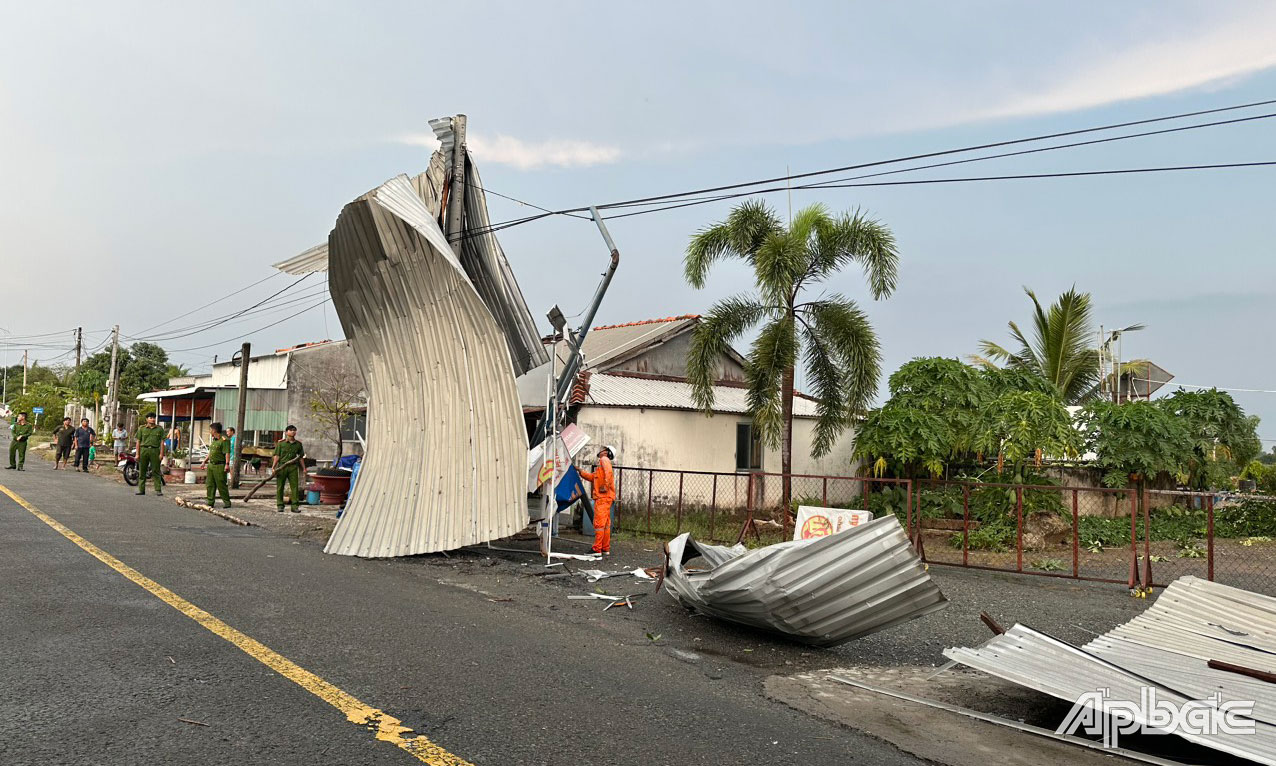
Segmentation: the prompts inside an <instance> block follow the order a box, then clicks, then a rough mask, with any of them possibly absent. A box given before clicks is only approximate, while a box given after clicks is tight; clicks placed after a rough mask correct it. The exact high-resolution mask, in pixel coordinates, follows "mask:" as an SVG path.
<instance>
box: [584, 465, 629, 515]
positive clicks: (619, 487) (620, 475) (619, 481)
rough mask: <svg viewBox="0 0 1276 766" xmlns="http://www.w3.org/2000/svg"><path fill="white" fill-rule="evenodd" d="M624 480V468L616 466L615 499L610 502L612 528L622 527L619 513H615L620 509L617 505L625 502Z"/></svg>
mask: <svg viewBox="0 0 1276 766" xmlns="http://www.w3.org/2000/svg"><path fill="white" fill-rule="evenodd" d="M624 480H625V469H624V468H617V469H616V500H615V502H613V503H612V504H611V528H612V529H623V527H622V526H621V524H620V521H621V517H620V514H618V513H617V511H619V510H620V508H619V507H618V506H623V505H624V503H625V491H624V490H625V485H624ZM582 523H583V522H582Z"/></svg>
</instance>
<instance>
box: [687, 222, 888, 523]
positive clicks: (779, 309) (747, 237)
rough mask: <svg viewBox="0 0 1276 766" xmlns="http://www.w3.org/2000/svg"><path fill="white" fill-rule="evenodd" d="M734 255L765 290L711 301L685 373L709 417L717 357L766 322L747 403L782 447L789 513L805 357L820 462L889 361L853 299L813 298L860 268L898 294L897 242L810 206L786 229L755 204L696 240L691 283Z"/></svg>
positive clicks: (881, 290)
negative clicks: (798, 385)
mask: <svg viewBox="0 0 1276 766" xmlns="http://www.w3.org/2000/svg"><path fill="white" fill-rule="evenodd" d="M724 258H740V259H742V260H744V261H746V262H747V263H748V264H749V265H750V266H752V267H753V272H754V278H755V280H756V282H757V292H756V293H754V294H740V295H735V296H732V297H730V298H726V299H724V300H721V301H718V302H717V303H716V304H714V305H713V307H712V308H711V309H710V310H709V313H708V314H706V315H705V316H704V318H703V319H702V320H701V322H700V323H699V324H698V325H697V326H696V329H695V331H694V334H693V335H692V340H691V349H690V351H689V352H688V355H687V377H688V379H689V380H690V382H691V385H692V396H693V400H694V401H695V404H696V406H697V407H700V408H702V409H704V410H705V412H706V413H709V412H711V411H712V408H713V386H714V383H715V382H716V381H715V380H714V372H715V370H716V367H717V364H718V360H719V359H720V358H721V356H722V354H723V353H724V352H725V351H726V350H727V348H728V347H729V346H730V345H731V342H732V341H733V340H735V339H736V338H738V337H739V336H740V335H742V334H744V333H745V332H747V331H748V330H749V329H750V328H752V327H754V326H756V325H758V324H761V325H762V328H761V331H760V332H759V334H758V337H757V339H756V340H755V341H754V342H753V345H752V347H751V348H750V350H749V354H748V357H747V359H746V364H745V380H746V381H747V384H748V399H747V401H748V407H749V411H750V413H751V414H752V416H753V423H754V426H755V427H756V428H757V430H758V432H759V436H760V437H761V439H762V441H763V442H764V443H766V444H768V445H769V446H771V447H775V446H777V445H778V446H779V447H780V449H781V453H780V455H781V463H782V465H783V473H784V496H783V502H784V506H785V507H786V508H787V507H788V503H789V498H790V495H791V491H790V490H791V485H790V478H789V475H790V474H791V473H792V472H793V470H792V469H793V460H792V457H793V455H792V453H793V391H794V378H795V376H796V368H797V364H798V360H799V359H801V360H802V363H803V365H804V367H805V371H806V379H807V381H808V382H809V385H810V387H811V391H812V393H813V394H814V397H815V400H816V411H817V414H818V419H817V421H816V426H815V440H814V441H813V443H812V445H811V455H812V456H813V457H820V456H822V455H825V454H827V453H828V451H829V449H830V448H831V447H832V446H833V443H834V441H835V440H836V439H837V437H838V434H840V433H841V432H842V431H843V429H845V428H846V426H847V425H848V424H849V423H850V422H851V419H852V418H853V417H854V416H856V415H858V414H860V413H862V412H864V411H865V410H866V409H867V408H868V405H869V403H870V402H871V401H872V398H873V396H874V395H875V394H876V393H877V378H878V373H879V367H880V364H881V353H880V352H879V350H878V343H877V334H876V333H875V332H874V331H873V326H872V324H870V323H869V320H868V317H867V316H866V315H865V314H864V312H863V311H862V310H861V309H860V308H859V306H857V305H856V303H855V302H854V301H852V300H849V299H847V298H845V297H843V296H841V295H838V294H824V293H820V294H819V295H818V296H814V297H813V296H810V295H808V294H807V291H809V290H811V289H814V288H816V287H818V286H820V285H821V284H822V283H823V282H825V281H826V280H828V279H829V278H830V277H832V276H834V275H835V274H837V273H838V271H840V270H841V269H842V267H844V266H846V265H848V264H851V263H857V264H859V265H860V266H861V268H863V270H864V276H865V277H866V278H867V280H868V284H869V291H870V292H871V293H872V295H873V297H874V298H875V299H880V298H885V297H887V296H889V295H890V294H891V292H892V291H894V289H895V283H896V279H897V267H898V263H899V254H898V253H897V252H896V250H895V238H894V235H892V234H891V231H890V229H888V228H887V227H886V226H885V225H883V224H881V223H879V222H877V221H875V220H873V219H870V218H867V217H866V216H864V215H863V214H862V213H859V212H855V213H843V214H841V215H837V216H834V215H832V214H830V213H829V212H828V210H826V209H825V207H824V206H823V205H819V204H816V205H811V206H810V207H807V208H804V209H803V210H800V211H799V212H798V214H797V215H796V216H794V217H793V219H792V220H791V221H790V222H789V225H788V226H787V227H785V226H784V225H783V224H782V223H781V222H780V220H779V219H778V218H777V217H776V215H775V213H774V212H773V211H772V210H771V208H770V207H769V206H767V205H766V203H764V202H761V201H749V202H745V203H743V204H741V205H739V206H738V207H736V208H735V209H734V210H732V211H731V213H730V215H728V216H727V219H726V220H725V221H722V222H721V223H717V224H714V225H712V226H709V227H708V228H705V229H702V230H701V231H699V232H698V233H696V234H695V236H693V237H692V238H691V243H690V244H689V245H688V246H687V255H686V261H685V271H686V277H687V282H689V283H690V284H691V285H692V286H693V287H696V288H703V287H704V285H705V280H706V278H707V277H708V274H709V268H710V266H712V265H713V263H714V262H715V261H718V260H721V259H724Z"/></svg>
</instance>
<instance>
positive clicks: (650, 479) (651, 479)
mask: <svg viewBox="0 0 1276 766" xmlns="http://www.w3.org/2000/svg"><path fill="white" fill-rule="evenodd" d="M655 481H656V472H655V471H653V470H651V469H650V468H648V469H647V534H651V489H652V485H653V484H654V483H655Z"/></svg>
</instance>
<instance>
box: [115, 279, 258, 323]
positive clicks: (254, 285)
mask: <svg viewBox="0 0 1276 766" xmlns="http://www.w3.org/2000/svg"><path fill="white" fill-rule="evenodd" d="M282 273H283V272H282V271H275V272H272V273H271V274H269V275H267V276H265V277H262V278H261V279H259V280H257V281H256V282H253V283H252V284H251V285H248V286H247V287H241V288H240V289H238V290H236V291H235V293H242V292H244V291H245V290H251V289H253V288H254V287H256V286H257V285H259V284H261V283H262V282H265V281H266V280H268V279H274V278H275V277H277V276H279V275H280V274H282ZM232 294H233V293H228V294H227V295H226V296H224V297H221V298H217V299H216V300H213V301H212V302H210V303H205V304H204V305H203V306H200V307H199V308H196V309H191V310H190V311H189V312H186V313H185V314H182V315H180V316H176V317H173V318H172V319H168V320H165V321H163V322H160V323H159V324H156V325H151V326H150V327H147V328H146V329H145V330H139V331H138V333H137V334H138V335H141V334H142V333H147V332H150V331H151V330H154V329H155V328H156V327H163V326H164V325H166V324H169V323H172V322H176V321H177V320H178V319H181V318H182V316H189V315H190V314H193V313H194V312H196V311H203V310H204V309H206V308H208V307H209V306H213V305H216V304H218V303H221V302H222V301H224V300H226V299H227V298H229V297H230V295H232Z"/></svg>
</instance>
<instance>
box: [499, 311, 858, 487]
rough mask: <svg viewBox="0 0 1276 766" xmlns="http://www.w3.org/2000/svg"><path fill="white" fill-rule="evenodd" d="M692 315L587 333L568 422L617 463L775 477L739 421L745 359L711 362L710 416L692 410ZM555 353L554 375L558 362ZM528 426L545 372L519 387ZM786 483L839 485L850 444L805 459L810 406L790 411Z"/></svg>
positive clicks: (540, 402) (748, 425)
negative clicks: (834, 481)
mask: <svg viewBox="0 0 1276 766" xmlns="http://www.w3.org/2000/svg"><path fill="white" fill-rule="evenodd" d="M699 321H700V317H699V315H697V314H684V315H681V316H672V317H666V318H663V319H646V320H642V321H638V322H626V323H623V324H612V325H604V326H601V327H595V328H593V329H592V330H590V331H589V333H588V334H587V335H586V336H585V342H584V345H583V348H582V353H583V355H584V364H583V366H582V370H581V373H580V375H579V376H578V377H577V380H576V383H575V386H574V387H573V390H572V395H571V405H572V406H571V409H570V410H569V411H568V420H569V421H572V422H575V423H576V424H577V425H578V426H580V428H582V429H583V430H584V431H585V433H587V434H589V436H590V437H591V439H593V441H594V443H597V444H611V445H614V446H615V447H616V448H617V450H618V452H619V453H620V454H619V455H618V456H617V462H618V463H619V464H621V465H626V466H641V467H644V468H677V469H683V470H694V471H741V472H743V471H750V470H753V471H757V470H762V471H768V472H778V471H780V455H779V450H772V449H767V448H765V447H763V446H762V445H761V444H760V443H759V440H758V439H757V436H756V433H755V431H754V428H753V423H752V420H751V418H750V417H749V414H748V407H747V402H746V397H745V395H746V393H747V392H746V389H745V383H744V380H745V377H744V358H743V357H742V356H741V355H740V354H739V353H738V352H736V351H735V350H734V349H730V348H729V349H727V351H726V352H725V353H723V354H722V356H721V358H720V359H719V362H718V368H717V374H716V376H715V377H716V380H717V385H716V386H715V390H714V407H713V413H712V415H706V414H705V413H704V412H703V411H702V410H700V409H699V408H697V407H696V406H695V404H694V403H693V401H692V398H691V384H690V383H689V382H687V352H688V351H689V350H690V348H691V337H692V331H693V330H694V329H695V327H696V325H697V324H698V323H699ZM566 346H567V344H566V343H563V342H560V343H558V344H557V348H556V349H555V350H556V353H557V368H558V369H562V366H563V364H564V363H565V362H566V359H567V354H568V351H567V347H566ZM519 395H520V398H521V399H522V403H523V408H524V411H525V412H526V413H527V415H528V420H529V423H530V422H534V421H535V420H536V419H537V418H538V417H539V415H540V413H541V412H542V411H543V410H544V407H545V368H541V369H539V370H533V371H532V372H531V373H528V375H526V376H524V377H523V378H520V380H519ZM793 411H794V421H793V470H794V472H795V473H810V474H836V475H843V476H844V475H847V472H848V471H850V470H851V468H852V462H853V461H852V457H851V451H852V449H853V446H854V435H853V433H852V432H851V431H850V430H848V431H847V432H846V433H845V434H843V436H842V438H841V439H840V440H839V441H838V443H837V444H836V445H835V446H834V448H833V450H832V451H831V452H830V453H829V454H828V455H826V456H825V457H823V458H821V459H819V460H814V459H812V458H811V454H810V453H811V442H812V439H813V438H814V431H815V417H816V409H815V402H814V401H813V400H812V399H810V398H809V397H806V396H803V395H799V396H798V397H797V398H796V399H795V400H794V402H793Z"/></svg>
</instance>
